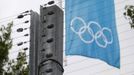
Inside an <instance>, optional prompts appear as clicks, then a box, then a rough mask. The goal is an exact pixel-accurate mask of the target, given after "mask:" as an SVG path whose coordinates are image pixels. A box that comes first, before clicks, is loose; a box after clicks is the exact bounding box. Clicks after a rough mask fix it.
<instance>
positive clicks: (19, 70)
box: [5, 51, 29, 75]
mask: <svg viewBox="0 0 134 75" xmlns="http://www.w3.org/2000/svg"><path fill="white" fill-rule="evenodd" d="M26 57H27V56H26V52H25V51H24V52H22V51H21V52H19V53H18V56H17V59H16V60H17V61H16V62H15V60H10V61H9V62H8V67H7V71H6V73H5V75H28V74H29V66H28V64H27V62H26Z"/></svg>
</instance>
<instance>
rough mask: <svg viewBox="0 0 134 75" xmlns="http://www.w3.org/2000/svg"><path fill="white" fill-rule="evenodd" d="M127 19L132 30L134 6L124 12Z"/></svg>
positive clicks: (128, 6) (133, 25)
mask: <svg viewBox="0 0 134 75" xmlns="http://www.w3.org/2000/svg"><path fill="white" fill-rule="evenodd" d="M124 16H125V18H126V19H127V20H128V21H129V24H130V25H131V28H134V6H133V5H127V6H126V7H125V12H124Z"/></svg>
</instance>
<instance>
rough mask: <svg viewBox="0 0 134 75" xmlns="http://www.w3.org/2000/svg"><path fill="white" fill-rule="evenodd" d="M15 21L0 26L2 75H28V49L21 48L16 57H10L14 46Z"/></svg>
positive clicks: (0, 67) (0, 70)
mask: <svg viewBox="0 0 134 75" xmlns="http://www.w3.org/2000/svg"><path fill="white" fill-rule="evenodd" d="M12 26H13V22H11V23H9V24H8V25H7V27H5V26H2V27H1V28H0V75H2V74H3V73H4V74H5V75H28V74H29V66H28V64H27V59H26V58H27V56H26V50H25V49H24V50H20V52H19V53H18V56H17V58H16V59H12V60H10V59H9V58H8V54H9V50H11V48H12V40H11V27H12ZM3 67H4V68H5V69H4V68H3Z"/></svg>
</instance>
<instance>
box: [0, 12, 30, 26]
mask: <svg viewBox="0 0 134 75" xmlns="http://www.w3.org/2000/svg"><path fill="white" fill-rule="evenodd" d="M28 15H31V14H24V15H20V16H19V17H17V18H14V19H21V18H23V17H25V16H28ZM11 20H12V21H13V19H9V20H4V21H0V24H1V23H4V22H8V21H11Z"/></svg>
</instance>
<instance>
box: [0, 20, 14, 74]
mask: <svg viewBox="0 0 134 75" xmlns="http://www.w3.org/2000/svg"><path fill="white" fill-rule="evenodd" d="M12 25H13V22H11V23H9V24H8V26H7V27H5V26H1V28H0V75H1V74H2V72H3V66H4V65H5V63H6V62H7V61H8V50H10V49H11V47H12V40H11V39H10V35H11V27H12Z"/></svg>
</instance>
